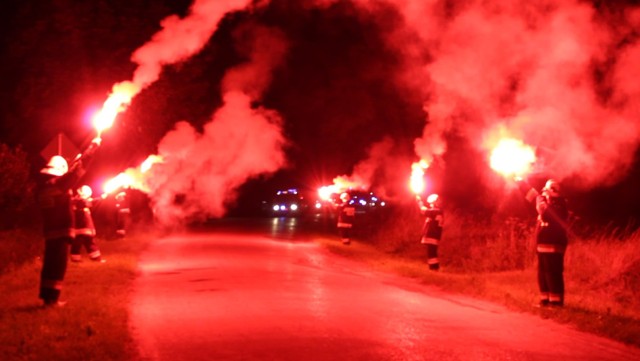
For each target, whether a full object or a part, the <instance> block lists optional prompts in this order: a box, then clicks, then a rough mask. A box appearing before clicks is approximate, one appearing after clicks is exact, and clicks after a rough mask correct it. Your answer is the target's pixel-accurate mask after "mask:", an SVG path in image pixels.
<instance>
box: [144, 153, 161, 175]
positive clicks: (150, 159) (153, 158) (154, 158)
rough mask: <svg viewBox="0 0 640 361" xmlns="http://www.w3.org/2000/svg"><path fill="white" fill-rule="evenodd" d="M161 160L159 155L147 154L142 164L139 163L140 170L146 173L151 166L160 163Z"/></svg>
mask: <svg viewBox="0 0 640 361" xmlns="http://www.w3.org/2000/svg"><path fill="white" fill-rule="evenodd" d="M162 161H163V159H162V157H161V156H159V155H155V154H152V155H150V156H148V157H147V159H145V160H144V162H142V164H140V172H142V173H146V172H148V171H149V169H151V167H153V165H154V164H156V163H162Z"/></svg>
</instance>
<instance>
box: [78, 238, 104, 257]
mask: <svg viewBox="0 0 640 361" xmlns="http://www.w3.org/2000/svg"><path fill="white" fill-rule="evenodd" d="M82 247H84V248H85V250H86V251H87V254H88V255H89V258H91V259H93V258H99V257H100V249H99V248H98V244H97V243H96V240H95V237H93V236H89V235H86V234H78V235H76V237H75V238H74V239H73V243H72V244H71V255H72V256H74V255H76V256H80V253H81V251H82Z"/></svg>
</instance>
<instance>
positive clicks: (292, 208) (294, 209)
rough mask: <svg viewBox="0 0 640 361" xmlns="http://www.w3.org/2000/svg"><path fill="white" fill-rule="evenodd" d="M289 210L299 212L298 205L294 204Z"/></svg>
mask: <svg viewBox="0 0 640 361" xmlns="http://www.w3.org/2000/svg"><path fill="white" fill-rule="evenodd" d="M289 208H290V209H291V210H292V211H297V210H298V205H297V204H292V205H291V206H290V207H289Z"/></svg>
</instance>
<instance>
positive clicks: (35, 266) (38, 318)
mask: <svg viewBox="0 0 640 361" xmlns="http://www.w3.org/2000/svg"><path fill="white" fill-rule="evenodd" d="M98 242H99V245H100V247H101V250H102V253H103V254H104V255H105V258H106V259H107V262H106V263H94V262H91V261H89V260H88V259H87V258H86V257H85V260H84V261H83V262H81V263H70V264H69V267H68V269H67V275H66V279H65V283H64V289H63V291H62V299H65V300H68V301H69V303H68V304H67V305H66V306H64V307H61V308H49V309H44V308H43V307H42V306H41V302H40V300H39V299H38V286H39V273H40V269H41V266H42V263H41V259H40V258H39V257H38V258H35V259H33V260H31V261H29V262H26V263H23V264H21V265H20V266H17V267H14V268H12V269H11V270H9V271H8V272H6V273H4V274H2V275H1V276H0V292H1V293H2V294H3V295H4V296H3V297H0V359H1V360H94V361H107V360H131V359H136V358H137V354H136V352H137V351H136V349H135V345H134V343H133V340H132V338H131V336H130V334H129V329H128V302H129V295H130V291H131V285H132V281H133V280H134V278H135V276H136V265H137V259H138V254H139V253H140V251H141V250H142V248H143V247H144V245H145V241H144V240H143V239H141V238H137V237H135V236H134V237H128V238H126V239H118V240H109V241H106V240H100V239H99V240H98Z"/></svg>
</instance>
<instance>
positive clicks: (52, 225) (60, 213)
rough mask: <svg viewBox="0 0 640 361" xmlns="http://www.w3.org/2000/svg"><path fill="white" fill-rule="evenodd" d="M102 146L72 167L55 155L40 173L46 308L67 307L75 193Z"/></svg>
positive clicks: (42, 296)
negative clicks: (64, 288) (66, 279)
mask: <svg viewBox="0 0 640 361" xmlns="http://www.w3.org/2000/svg"><path fill="white" fill-rule="evenodd" d="M100 142H101V140H100V138H96V139H94V140H93V141H92V142H91V145H90V146H89V147H88V148H87V150H86V151H85V153H84V154H79V155H78V156H77V157H76V158H75V159H74V161H73V163H72V164H71V167H69V164H68V163H67V161H66V159H64V158H63V157H62V156H59V155H56V156H53V157H51V159H50V160H49V162H48V163H47V165H46V166H45V167H44V168H42V169H41V170H40V177H39V179H38V203H39V205H40V210H41V213H42V231H43V236H44V239H45V244H44V256H43V261H42V270H41V272H40V294H39V298H40V299H42V300H43V301H44V306H45V307H52V306H63V305H64V304H65V303H66V302H63V301H60V292H61V290H62V283H63V281H64V276H65V273H66V271H67V260H68V254H69V245H70V244H71V242H72V241H73V238H74V220H73V209H72V204H71V197H72V193H73V192H72V189H73V187H74V185H75V183H76V182H77V181H78V179H79V178H80V177H82V175H83V174H84V167H83V162H86V159H87V158H88V157H90V156H91V155H92V154H93V153H94V152H95V150H96V149H97V148H98V146H99V145H100Z"/></svg>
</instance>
